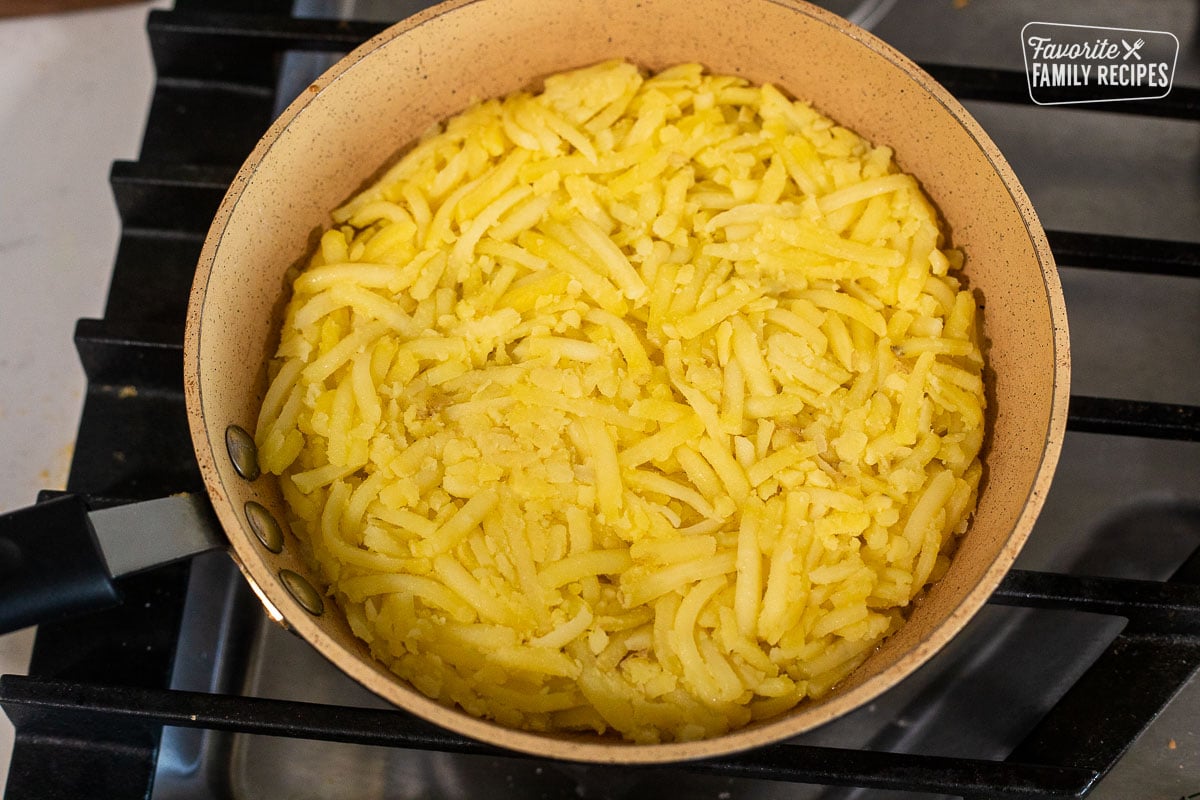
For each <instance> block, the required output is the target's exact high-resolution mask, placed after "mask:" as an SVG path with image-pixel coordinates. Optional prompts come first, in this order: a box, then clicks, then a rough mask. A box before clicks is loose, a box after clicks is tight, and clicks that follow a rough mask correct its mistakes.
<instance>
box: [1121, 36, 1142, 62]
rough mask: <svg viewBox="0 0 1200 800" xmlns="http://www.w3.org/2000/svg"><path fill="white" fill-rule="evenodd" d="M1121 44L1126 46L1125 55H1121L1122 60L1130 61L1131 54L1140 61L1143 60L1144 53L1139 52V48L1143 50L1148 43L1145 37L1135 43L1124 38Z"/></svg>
mask: <svg viewBox="0 0 1200 800" xmlns="http://www.w3.org/2000/svg"><path fill="white" fill-rule="evenodd" d="M1121 44H1122V45H1124V47H1125V55H1124V56H1122V57H1121V60H1122V61H1128V60H1129V57H1130V56H1133V57H1134V58H1136V59H1137V60H1138V61H1141V60H1142V55H1141V53H1139V52H1138V50H1141V49H1142V46H1143V45H1145V44H1146V40H1145V39H1138V40H1137V41H1136V42H1134V43H1133V44H1130V43H1129V42H1127V41H1125V40H1124V39H1122V40H1121Z"/></svg>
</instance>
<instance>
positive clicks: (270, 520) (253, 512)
mask: <svg viewBox="0 0 1200 800" xmlns="http://www.w3.org/2000/svg"><path fill="white" fill-rule="evenodd" d="M246 521H247V522H249V523H250V530H252V531H254V535H255V536H257V537H258V540H259V541H260V542H262V546H263V547H265V548H267V549H268V550H270V551H271V552H272V553H278V552H280V551H282V550H283V529H282V528H280V527H279V523H278V522H276V521H275V518H274V517H273V516H271V512H270V511H267V509H266V507H265V506H263V505H262V504H261V503H256V502H254V501H253V500H250V501H248V502H247V503H246Z"/></svg>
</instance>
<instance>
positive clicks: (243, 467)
mask: <svg viewBox="0 0 1200 800" xmlns="http://www.w3.org/2000/svg"><path fill="white" fill-rule="evenodd" d="M225 449H226V450H228V451H229V460H230V461H232V462H233V468H234V469H235V470H237V474H238V475H241V476H242V477H243V478H245V479H246V480H248V481H252V480H256V479H257V478H258V476H259V475H260V474H261V473H260V472H259V470H258V448H257V447H256V446H255V445H254V437H253V436H251V435H250V434H248V433H246V431H245V429H243V428H241V427H239V426H237V425H230V426H229V427H228V428H226V429H225Z"/></svg>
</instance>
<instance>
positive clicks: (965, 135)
mask: <svg viewBox="0 0 1200 800" xmlns="http://www.w3.org/2000/svg"><path fill="white" fill-rule="evenodd" d="M613 58H624V59H629V60H632V61H633V62H635V63H637V64H639V65H640V66H642V67H644V68H646V69H650V70H656V69H661V68H664V67H667V66H672V65H674V64H677V63H681V62H687V61H698V62H700V63H702V64H704V65H705V66H706V67H707V68H708V69H709V70H711V71H712V72H715V73H724V74H734V75H740V76H743V77H745V78H747V79H749V80H750V81H752V82H755V83H765V82H770V83H773V84H775V85H777V86H780V87H782V88H783V89H785V90H787V91H788V92H790V93H791V94H792V95H794V96H796V97H799V98H803V99H806V100H810V101H812V103H813V104H814V106H815V107H816V108H817V109H819V110H820V111H822V112H823V113H825V114H827V115H829V116H831V117H832V118H833V119H835V120H836V121H837V122H839V123H840V124H843V125H845V126H847V127H849V128H851V129H853V130H855V131H856V132H858V133H859V134H861V135H862V136H864V137H866V138H867V139H869V140H871V141H873V142H876V143H882V144H887V145H889V146H890V147H892V148H893V149H894V150H895V152H896V159H897V162H898V164H899V166H900V168H901V169H903V170H904V171H906V172H908V173H911V174H913V175H915V176H916V177H917V179H918V180H919V181H920V182H921V184H922V185H923V187H924V189H925V191H926V192H927V193H928V194H929V195H930V197H931V198H932V199H933V201H934V202H935V204H936V205H937V206H938V208H939V210H940V211H941V213H942V214H943V216H944V218H945V222H946V226H947V229H948V231H949V235H950V239H951V243H952V244H953V245H954V246H956V247H959V248H961V249H963V250H964V251H965V253H966V256H967V266H966V269H965V275H966V279H967V284H968V286H969V288H970V289H971V290H972V291H973V292H974V293H975V296H976V298H977V300H978V303H979V306H980V308H981V310H982V311H981V319H982V326H983V332H984V338H985V339H986V341H987V349H986V358H987V360H988V373H987V375H986V379H987V382H988V383H987V386H988V396H987V401H988V408H987V424H988V429H989V434H988V438H987V441H986V442H985V450H984V463H985V475H984V480H983V483H982V485H981V490H980V495H979V506H978V509H977V511H976V513H975V516H974V519H973V521H972V524H971V527H970V529H969V531H968V532H967V533H966V534H965V535H964V536H963V537H962V538H961V544H960V547H959V550H958V552H957V553H956V555H955V556H954V558H953V561H952V564H951V566H950V569H949V571H948V572H947V573H946V575H945V577H944V578H943V579H942V580H941V581H940V582H938V583H937V584H935V585H934V586H932V587H931V588H930V589H929V590H928V592H927V593H926V594H925V595H924V596H923V598H922V600H921V602H920V603H919V604H917V605H916V606H915V608H914V609H913V610H912V613H911V616H910V618H909V620H908V622H907V623H906V624H905V625H904V626H903V627H902V628H901V629H900V630H899V631H898V632H897V633H896V634H895V635H893V636H892V637H890V638H889V639H888V640H886V641H885V642H884V643H883V644H882V645H881V646H880V647H879V649H878V650H876V651H875V652H874V653H873V654H872V655H871V657H870V658H868V659H867V660H866V661H865V662H864V663H863V664H862V665H861V666H860V667H859V668H858V669H857V670H856V671H855V672H853V673H852V674H851V675H850V676H849V677H848V678H846V679H845V680H844V681H843V682H842V683H841V684H840V685H839V686H837V687H836V688H835V689H834V690H833V691H832V692H830V693H829V694H828V695H827V696H826V697H824V698H823V699H821V700H820V701H819V702H814V701H807V702H805V703H802V704H801V705H800V706H798V707H797V708H796V709H794V710H793V711H791V712H790V713H788V714H786V715H783V716H781V717H778V718H775V719H773V720H771V721H766V722H761V723H755V724H752V725H750V726H748V727H745V728H742V729H739V730H736V731H733V732H731V733H728V734H726V735H723V736H720V737H717V738H713V739H707V740H702V741H696V742H685V743H671V744H657V745H635V744H630V743H627V742H623V741H618V740H616V739H613V738H605V737H599V736H594V735H563V734H554V735H550V734H539V733H532V732H525V731H517V730H512V729H509V728H506V727H503V726H500V725H498V724H495V723H491V722H488V721H486V720H480V719H476V718H474V717H471V716H468V715H467V714H465V713H463V712H461V711H458V710H456V709H451V708H447V707H445V706H442V705H440V704H438V703H437V702H435V701H433V700H430V699H428V698H427V697H425V696H424V695H422V694H420V693H419V692H417V691H416V690H414V689H413V688H412V687H411V686H409V685H408V684H407V683H405V682H403V681H402V680H400V679H398V678H397V677H396V676H395V675H393V674H392V673H391V672H389V671H388V670H387V669H386V667H384V666H383V665H382V664H380V663H378V662H376V661H374V660H373V659H372V658H371V656H370V654H369V652H368V650H367V647H366V645H365V644H363V643H362V642H361V641H360V640H358V639H357V638H356V637H355V636H354V635H353V634H352V633H351V630H350V627H349V625H348V623H347V621H346V619H345V618H344V616H343V615H342V614H341V613H340V611H339V609H338V608H337V607H336V605H335V604H333V603H330V602H324V600H323V598H322V594H323V593H322V591H321V589H320V587H321V585H322V584H321V583H320V582H319V581H318V579H317V578H316V577H315V574H314V573H313V571H312V570H311V569H310V567H309V565H308V564H307V563H305V561H304V559H303V558H302V557H301V556H300V550H301V548H300V546H299V543H298V542H297V541H296V540H295V539H294V537H293V536H292V534H291V533H290V532H289V531H288V530H287V529H286V526H285V525H284V524H283V521H284V520H285V519H286V515H285V513H284V510H283V504H282V499H281V496H280V492H279V489H278V486H277V485H276V484H275V483H274V480H273V479H272V478H271V477H270V476H263V475H260V474H259V471H258V469H257V464H256V461H255V457H254V452H253V443H252V441H251V440H250V438H249V437H248V435H246V434H245V432H246V431H251V430H253V429H254V426H255V422H256V419H257V414H258V410H259V407H260V404H261V401H262V397H263V394H264V392H265V390H266V363H267V361H268V360H269V359H270V358H271V356H272V355H273V354H274V349H275V346H276V344H277V341H278V330H279V324H280V320H281V316H282V310H283V306H284V304H285V302H286V299H287V292H286V277H285V275H286V273H287V272H288V270H289V269H290V268H292V267H293V266H296V265H297V264H300V263H303V261H304V260H305V259H306V257H307V254H308V253H309V252H310V251H311V248H312V246H313V243H314V242H315V241H316V237H317V236H318V235H319V233H320V231H321V230H322V229H323V228H324V227H327V226H328V224H329V220H328V214H329V211H330V210H331V209H333V208H335V207H337V206H339V205H340V204H341V203H342V202H344V201H345V200H346V199H347V198H348V197H350V196H351V195H353V194H354V193H355V192H356V191H357V190H359V189H360V188H362V187H363V186H364V184H365V183H366V182H367V181H368V180H369V179H370V178H371V177H372V176H373V175H375V174H378V172H379V170H381V169H382V168H384V167H386V166H387V165H388V164H389V163H390V162H391V161H393V160H394V159H395V158H396V157H397V156H398V155H399V154H400V153H401V152H402V151H403V149H404V147H405V146H406V145H408V144H409V143H411V142H412V141H413V140H415V139H416V138H417V136H418V135H419V134H420V133H421V132H423V131H424V130H426V129H427V128H428V127H429V126H430V125H431V124H433V123H435V122H437V121H439V120H442V119H444V118H446V117H448V116H450V115H452V114H454V113H456V112H458V111H460V110H462V109H463V108H464V107H466V106H467V105H468V104H469V103H470V102H472V101H473V100H478V99H484V98H489V97H495V96H500V95H504V94H507V93H509V92H512V91H514V90H517V89H522V88H531V87H537V85H538V81H539V79H540V78H542V77H544V76H546V75H548V74H552V73H556V72H560V71H563V70H566V69H569V68H574V67H581V66H585V65H589V64H593V63H596V62H599V61H603V60H607V59H613ZM184 362H185V367H184V369H185V376H184V385H185V392H186V396H187V406H188V417H189V424H190V426H191V433H192V438H193V444H194V446H195V451H196V457H197V459H198V462H199V465H200V469H201V472H202V475H203V478H204V483H205V486H206V488H207V492H208V497H209V500H210V501H211V506H212V509H213V510H214V511H215V514H216V517H217V519H218V520H219V524H220V526H221V528H223V530H224V532H225V535H226V536H227V537H228V546H229V548H230V552H231V555H232V557H233V558H234V560H235V561H236V562H237V564H238V566H239V567H240V569H241V571H242V572H243V574H244V575H245V577H246V579H247V581H248V582H249V583H250V585H251V587H252V588H253V589H254V591H255V593H256V594H257V595H258V597H259V598H260V599H261V600H262V602H263V605H264V606H265V607H266V610H267V613H268V614H269V615H270V616H271V617H272V618H273V619H275V620H276V621H278V622H280V623H281V624H283V625H285V626H286V627H288V628H290V629H291V630H293V631H294V632H296V633H297V634H299V635H300V636H302V637H303V638H305V639H306V640H307V641H308V642H309V643H310V644H311V645H312V646H313V647H315V648H316V649H317V650H318V651H320V652H321V653H322V654H323V655H324V656H325V657H327V658H328V659H329V660H330V661H332V662H333V663H334V664H335V665H337V666H338V667H339V668H340V669H342V670H343V671H344V672H345V673H346V674H347V675H349V676H350V677H352V678H354V679H355V680H357V681H359V682H360V683H362V684H363V685H364V686H366V687H367V688H368V689H370V690H372V691H374V692H376V693H377V694H379V695H380V696H382V697H384V698H385V699H387V700H389V701H391V702H392V703H394V704H396V705H397V706H400V707H402V708H405V709H407V710H409V711H411V712H413V713H415V714H417V715H419V716H421V717H423V718H425V719H427V720H430V721H432V722H434V723H437V724H439V725H442V726H444V727H446V728H449V729H452V730H454V731H457V732H458V733H461V734H464V735H466V736H470V737H473V738H476V739H480V740H483V741H486V742H490V743H493V744H497V745H500V746H503V747H507V748H511V749H515V750H519V751H524V752H529V753H535V754H539V755H543V756H549V757H555V758H563V759H573V760H582V761H593V762H606V763H656V762H667V761H674V760H682V759H692V758H701V757H708V756H715V755H719V754H724V753H729V752H734V751H737V750H742V749H746V748H750V747H755V746H758V745H763V744H766V743H769V742H774V741H778V740H781V739H784V738H786V737H789V736H793V735H795V734H798V733H801V732H804V731H807V730H810V729H812V728H814V727H816V726H818V725H820V724H822V723H824V722H827V721H829V720H830V719H833V718H834V717H837V716H839V715H841V714H844V713H846V712H848V711H850V710H851V709H853V708H856V707H858V706H859V705H862V704H864V703H866V702H868V701H870V700H871V699H872V698H874V697H875V696H877V695H878V694H880V693H882V692H883V691H885V690H887V689H888V688H889V687H891V686H893V685H894V684H896V683H897V682H898V681H900V680H902V679H903V678H904V677H905V676H906V675H908V674H909V673H911V672H912V671H913V670H915V669H916V668H917V667H919V666H920V665H921V664H923V663H924V662H925V661H927V660H928V659H929V658H930V657H931V656H932V655H933V654H934V653H935V652H937V651H938V650H939V649H940V648H941V647H942V646H943V645H944V644H945V643H946V642H947V641H948V640H949V639H951V638H952V637H953V636H954V635H955V634H956V633H957V632H958V631H959V630H961V629H962V627H963V626H964V625H965V624H966V623H967V621H968V620H969V619H970V618H971V617H972V615H974V614H975V612H976V611H978V609H979V608H980V607H981V606H982V605H983V603H984V602H985V601H986V600H987V598H988V596H989V595H990V594H991V593H992V591H993V590H994V589H995V587H996V586H997V584H998V583H999V581H1000V580H1001V578H1002V577H1003V576H1004V574H1005V573H1006V572H1007V570H1008V569H1009V567H1010V566H1011V564H1012V562H1013V559H1014V558H1015V557H1016V555H1017V553H1018V551H1019V550H1020V548H1021V546H1022V544H1023V543H1024V541H1025V540H1026V538H1027V537H1028V535H1029V532H1030V529H1031V527H1032V525H1033V522H1034V519H1035V518H1036V516H1037V513H1038V511H1039V510H1040V508H1041V506H1042V501H1043V499H1044V497H1045V494H1046V491H1047V489H1048V487H1049V484H1050V480H1051V476H1052V474H1053V471H1054V467H1055V465H1056V463H1057V460H1058V455H1059V450H1060V447H1061V444H1062V439H1063V433H1064V428H1065V420H1066V409H1067V400H1068V381H1069V372H1070V366H1069V365H1070V362H1069V354H1068V340H1067V328H1066V312H1065V308H1064V304H1063V299H1062V294H1061V287H1060V285H1059V281H1058V276H1057V272H1056V270H1055V267H1054V263H1053V259H1052V257H1051V255H1050V251H1049V247H1048V245H1047V243H1046V238H1045V235H1044V233H1043V231H1042V229H1041V227H1040V224H1039V223H1038V220H1037V217H1036V215H1035V213H1034V211H1033V208H1032V206H1031V204H1030V202H1029V199H1028V197H1027V196H1026V195H1025V192H1024V191H1023V190H1022V189H1021V187H1020V185H1019V184H1018V182H1017V180H1016V177H1015V176H1014V174H1013V172H1012V170H1011V169H1010V167H1009V166H1008V164H1007V163H1006V162H1005V160H1004V158H1003V156H1002V155H1001V154H1000V152H999V151H998V150H997V148H996V146H995V145H994V144H993V143H992V142H991V140H990V139H988V137H987V136H986V134H984V132H983V131H982V130H981V129H980V127H979V125H978V124H977V123H976V122H975V121H974V120H973V119H972V118H971V117H970V115H969V114H968V113H967V112H966V111H965V110H964V109H963V108H962V107H961V106H960V105H959V104H958V103H957V102H956V101H955V100H954V99H953V98H952V97H951V96H950V95H949V94H948V93H947V92H946V91H945V90H944V89H943V88H941V87H940V86H939V85H937V83H936V82H935V81H934V80H933V79H932V78H931V77H929V76H928V75H927V74H926V73H924V72H923V71H921V70H920V69H919V68H918V67H917V66H916V65H914V64H913V63H911V62H910V61H909V60H908V59H906V58H905V57H904V56H902V55H901V54H899V53H898V52H896V51H895V50H893V49H892V48H891V47H889V46H888V45H886V44H884V43H883V42H881V41H880V40H878V39H877V38H875V37H873V36H871V35H870V34H868V33H866V32H864V31H862V30H860V29H858V28H856V27H854V26H852V25H850V24H849V23H847V22H845V21H844V20H842V19H840V18H838V17H835V16H833V15H831V14H829V13H826V12H824V11H821V10H819V9H816V8H813V7H810V6H808V5H806V4H803V3H800V2H793V1H792V0H754V2H744V3H739V4H735V5H730V4H727V3H724V2H720V0H578V1H577V2H567V0H555V2H546V0H450V2H447V3H443V4H442V5H439V6H436V7H434V8H432V9H429V10H428V11H425V12H423V13H421V14H418V15H417V16H415V17H412V18H410V19H408V20H406V21H404V22H402V23H400V24H399V25H397V26H395V27H393V28H390V29H389V30H387V31H385V32H384V33H382V34H380V35H379V36H377V37H375V38H374V39H372V40H370V41H369V42H367V43H366V44H364V45H363V46H362V47H360V48H358V49H357V50H355V51H354V52H352V53H351V54H349V55H348V56H347V57H346V58H344V59H343V60H342V61H340V62H339V63H338V64H337V65H335V66H334V67H333V68H332V69H331V70H330V71H329V72H327V73H326V74H325V75H324V76H322V77H321V78H320V79H318V81H317V82H316V83H314V84H313V85H311V86H309V87H308V89H307V90H306V91H304V92H302V94H301V96H300V97H299V98H298V99H297V100H296V101H295V102H293V103H292V104H291V105H290V106H289V107H288V108H287V109H286V110H285V111H284V112H283V114H282V115H281V116H280V118H279V119H278V120H276V122H275V123H274V124H273V125H272V126H271V128H270V129H269V130H268V131H267V133H266V135H265V136H264V137H263V139H262V140H261V141H260V142H259V144H258V146H257V147H256V148H255V149H254V151H253V153H251V155H250V157H249V159H248V160H247V161H246V163H245V165H244V166H243V167H242V169H241V170H240V171H239V172H238V174H237V176H236V177H235V178H234V181H233V183H232V185H231V187H230V189H229V192H228V194H227V195H226V197H225V199H224V201H223V203H222V204H221V207H220V209H219V211H218V212H217V215H216V218H215V220H214V222H213V225H212V228H211V230H210V233H209V235H208V237H207V240H206V242H205V245H204V249H203V252H202V254H201V258H200V263H199V266H198V268H197V272H196V278H195V283H194V285H193V289H192V295H191V302H190V305H189V308H188V318H187V328H186V339H185V350H184ZM200 516H203V515H200ZM0 544H3V542H2V541H0ZM0 549H2V548H0Z"/></svg>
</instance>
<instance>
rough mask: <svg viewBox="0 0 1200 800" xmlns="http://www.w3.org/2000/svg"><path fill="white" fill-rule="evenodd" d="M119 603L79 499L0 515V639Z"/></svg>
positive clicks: (61, 499)
mask: <svg viewBox="0 0 1200 800" xmlns="http://www.w3.org/2000/svg"><path fill="white" fill-rule="evenodd" d="M120 600H121V597H120V594H119V593H118V592H117V587H116V585H115V584H114V583H113V579H112V576H111V575H110V574H109V572H108V564H107V563H106V562H105V560H104V554H103V553H102V552H101V550H100V543H99V542H98V541H97V540H96V532H95V530H93V528H92V524H91V522H90V521H89V520H88V507H87V504H86V503H85V502H84V501H83V499H82V498H81V497H78V496H76V495H71V494H68V495H62V496H61V497H56V498H54V499H53V500H47V501H45V502H43V503H38V504H37V505H34V506H30V507H28V508H23V509H20V510H19V511H11V512H9V513H7V514H3V515H0V634H3V633H8V632H10V631H15V630H18V629H20V628H24V627H26V626H28V625H35V624H38V623H42V622H53V621H55V620H58V619H62V618H63V617H68V616H71V615H73V614H78V613H79V612H81V611H90V610H96V609H100V608H107V607H109V606H113V605H116V604H117V603H119V602H120Z"/></svg>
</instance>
